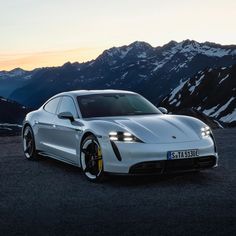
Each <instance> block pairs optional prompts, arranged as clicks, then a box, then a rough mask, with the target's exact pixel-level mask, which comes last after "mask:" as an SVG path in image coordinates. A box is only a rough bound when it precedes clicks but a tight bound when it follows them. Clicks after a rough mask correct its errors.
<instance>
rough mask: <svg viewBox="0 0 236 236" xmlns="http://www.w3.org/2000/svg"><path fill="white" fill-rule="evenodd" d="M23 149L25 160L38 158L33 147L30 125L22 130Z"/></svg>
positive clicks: (32, 134)
mask: <svg viewBox="0 0 236 236" xmlns="http://www.w3.org/2000/svg"><path fill="white" fill-rule="evenodd" d="M23 151H24V155H25V157H26V159H27V160H35V159H37V158H38V154H37V151H36V149H35V141H34V133H33V130H32V128H31V127H30V126H28V125H27V126H26V127H25V129H24V132H23Z"/></svg>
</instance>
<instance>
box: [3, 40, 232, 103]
mask: <svg viewBox="0 0 236 236" xmlns="http://www.w3.org/2000/svg"><path fill="white" fill-rule="evenodd" d="M234 63H236V46H234V45H231V46H222V45H218V44H213V43H208V42H206V43H198V42H196V41H190V40H185V41H183V42H180V43H177V42H175V41H171V42H169V43H168V44H166V45H164V46H162V47H152V46H151V45H149V44H148V43H145V42H138V41H136V42H134V43H132V44H130V45H127V46H122V47H113V48H110V49H108V50H105V51H104V52H103V53H102V54H101V55H100V56H98V57H97V58H96V59H95V60H92V61H89V62H86V63H73V64H71V63H66V64H64V65H63V66H61V67H51V68H50V67H48V68H41V69H37V70H35V71H34V73H33V74H32V75H31V79H28V80H24V82H23V84H22V86H19V87H18V88H17V89H15V91H14V92H13V93H11V95H10V96H9V97H10V98H11V99H12V100H16V101H18V102H19V103H21V104H24V105H26V106H30V107H38V106H39V105H40V104H42V103H43V102H44V101H45V100H46V99H47V98H49V97H50V96H52V95H54V94H56V93H58V92H62V91H66V90H74V89H110V88H113V89H126V90H132V91H136V92H139V93H141V94H142V95H144V96H145V97H147V98H148V99H150V100H151V101H152V102H154V103H156V104H158V103H159V102H160V101H161V100H162V99H163V98H164V97H165V96H166V95H167V94H169V93H170V91H171V90H172V89H174V88H175V87H176V86H177V85H178V84H179V82H180V81H185V80H187V79H188V78H190V77H192V76H193V75H194V74H195V73H197V72H198V71H200V70H203V69H204V68H206V67H223V66H225V67H227V66H230V65H232V64H234ZM8 85H9V84H8ZM0 95H1V92H0Z"/></svg>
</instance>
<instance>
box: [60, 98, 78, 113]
mask: <svg viewBox="0 0 236 236" xmlns="http://www.w3.org/2000/svg"><path fill="white" fill-rule="evenodd" d="M61 112H70V113H71V114H72V115H73V116H74V117H77V112H76V108H75V104H74V102H73V100H72V98H70V97H63V98H62V101H61V105H60V108H59V111H58V113H61Z"/></svg>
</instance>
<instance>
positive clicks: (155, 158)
mask: <svg viewBox="0 0 236 236" xmlns="http://www.w3.org/2000/svg"><path fill="white" fill-rule="evenodd" d="M101 144H102V153H103V159H104V171H106V172H111V173H117V174H119V173H120V174H132V173H133V172H135V171H134V170H136V171H137V169H138V167H140V166H142V165H144V168H143V169H144V171H143V172H145V165H146V166H147V168H148V169H149V167H150V168H151V169H152V164H154V166H156V172H160V173H163V172H170V169H172V171H174V169H176V170H178V171H186V170H195V169H203V166H204V163H203V162H205V161H206V162H208V159H207V158H209V157H212V158H210V164H209V165H208V164H206V165H205V167H204V168H211V167H216V166H217V164H218V154H217V153H216V152H215V145H214V142H213V140H212V139H211V138H207V139H201V140H196V141H191V142H179V143H177V142H176V143H163V144H147V143H124V142H116V143H115V145H116V147H117V149H118V150H119V154H120V157H121V160H119V158H117V155H116V154H115V152H114V147H112V145H111V142H110V141H106V142H102V143H101ZM189 149H198V151H199V157H198V158H190V159H180V160H170V161H169V160H167V152H168V151H178V150H189ZM203 157H204V158H205V159H204V158H203ZM202 158H203V159H202ZM193 159H194V160H193ZM202 160H205V161H202ZM149 164H150V165H149ZM181 166H182V167H181ZM154 169H155V168H154ZM167 170H168V171H167ZM148 172H150V169H149V171H148V170H147V173H148ZM151 172H152V171H151ZM154 172H155V170H154Z"/></svg>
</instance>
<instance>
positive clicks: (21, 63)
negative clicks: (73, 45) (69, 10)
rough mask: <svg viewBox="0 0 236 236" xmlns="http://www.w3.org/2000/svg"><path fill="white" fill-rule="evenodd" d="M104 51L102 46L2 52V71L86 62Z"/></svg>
mask: <svg viewBox="0 0 236 236" xmlns="http://www.w3.org/2000/svg"><path fill="white" fill-rule="evenodd" d="M102 52H103V49H101V48H78V49H71V50H62V51H48V52H38V53H18V54H0V71H2V70H7V71H9V70H12V69H15V68H17V67H20V68H22V69H25V70H32V69H35V68H39V67H50V66H61V65H63V64H64V63H66V62H68V61H70V62H86V61H90V60H93V59H95V58H96V57H97V56H98V55H99V54H101V53H102Z"/></svg>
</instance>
